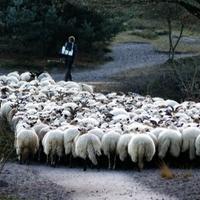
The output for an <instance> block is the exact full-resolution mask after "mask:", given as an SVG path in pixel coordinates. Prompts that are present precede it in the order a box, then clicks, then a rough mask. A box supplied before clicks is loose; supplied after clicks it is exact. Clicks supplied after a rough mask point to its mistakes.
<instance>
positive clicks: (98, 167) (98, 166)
mask: <svg viewBox="0 0 200 200" xmlns="http://www.w3.org/2000/svg"><path fill="white" fill-rule="evenodd" d="M99 160H100V158H99V157H98V156H97V170H98V171H100V165H99Z"/></svg>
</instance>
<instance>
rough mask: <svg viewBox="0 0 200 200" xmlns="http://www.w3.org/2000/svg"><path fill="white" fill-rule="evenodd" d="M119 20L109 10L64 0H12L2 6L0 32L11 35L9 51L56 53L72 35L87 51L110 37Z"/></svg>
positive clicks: (117, 28)
mask: <svg viewBox="0 0 200 200" xmlns="http://www.w3.org/2000/svg"><path fill="white" fill-rule="evenodd" d="M61 3H62V4H61ZM120 23H121V21H120V20H119V19H116V18H115V17H113V14H112V16H111V15H110V14H108V13H107V12H106V11H103V12H97V11H94V10H93V9H89V8H88V7H86V6H84V5H82V4H80V5H73V4H70V3H69V2H65V1H63V2H61V1H50V0H48V1H39V0H33V1H32V0H9V1H7V3H5V2H4V7H2V8H0V34H2V36H3V37H7V38H8V39H9V42H8V43H7V45H8V49H9V51H11V52H15V53H21V54H22V53H24V54H26V55H38V54H39V55H42V56H44V55H52V54H56V53H57V52H58V51H59V49H60V48H61V46H62V45H63V44H64V43H65V42H66V40H67V37H68V36H69V35H75V37H76V38H77V40H78V44H79V49H84V50H85V49H86V51H87V49H91V48H93V43H95V42H105V41H108V40H110V39H111V38H112V37H113V35H114V34H116V33H117V32H118V31H119V30H120V25H119V24H120Z"/></svg>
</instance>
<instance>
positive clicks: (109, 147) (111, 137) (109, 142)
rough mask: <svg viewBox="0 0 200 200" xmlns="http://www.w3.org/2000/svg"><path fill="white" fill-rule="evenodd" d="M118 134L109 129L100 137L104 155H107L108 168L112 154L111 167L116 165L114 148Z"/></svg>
mask: <svg viewBox="0 0 200 200" xmlns="http://www.w3.org/2000/svg"><path fill="white" fill-rule="evenodd" d="M119 138H120V134H119V133H117V132H115V131H109V132H108V133H106V134H104V135H103V137H102V150H103V153H104V155H105V156H107V157H108V168H109V169H111V157H112V156H113V159H114V160H113V167H112V168H113V169H115V166H116V149H117V143H118V140H119Z"/></svg>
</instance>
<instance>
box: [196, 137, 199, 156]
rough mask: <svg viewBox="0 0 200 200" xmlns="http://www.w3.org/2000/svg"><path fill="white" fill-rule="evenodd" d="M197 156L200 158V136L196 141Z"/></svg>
mask: <svg viewBox="0 0 200 200" xmlns="http://www.w3.org/2000/svg"><path fill="white" fill-rule="evenodd" d="M195 149H196V155H197V156H200V135H198V137H197V138H196V140H195Z"/></svg>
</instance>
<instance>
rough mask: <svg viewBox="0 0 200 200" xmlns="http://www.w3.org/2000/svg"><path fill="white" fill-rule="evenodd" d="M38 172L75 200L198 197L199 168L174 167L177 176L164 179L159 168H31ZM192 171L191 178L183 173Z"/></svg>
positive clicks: (154, 199) (186, 199)
mask: <svg viewBox="0 0 200 200" xmlns="http://www.w3.org/2000/svg"><path fill="white" fill-rule="evenodd" d="M34 169H35V170H37V171H38V172H39V174H40V175H41V176H43V177H45V178H48V179H49V180H50V181H52V182H54V183H56V184H58V185H60V186H62V187H63V188H65V190H66V191H67V193H68V194H69V197H70V198H71V199H74V200H94V199H95V200H113V199H115V200H124V199H126V200H129V199H130V200H133V199H134V200H141V199H145V200H178V199H180V200H199V199H200V192H199V186H200V183H199V178H200V170H199V169H198V170H194V171H192V172H188V171H187V170H178V169H177V170H174V172H175V173H176V175H177V176H178V178H176V179H174V180H165V179H162V178H161V177H160V172H159V170H156V169H146V170H144V171H143V172H141V173H140V172H137V171H131V170H129V171H110V170H100V171H99V172H98V171H97V170H91V169H89V170H88V171H86V172H83V171H82V169H66V168H64V167H62V168H56V169H53V168H48V169H47V168H46V167H44V166H39V167H34ZM188 173H189V174H190V173H191V174H192V176H191V177H187V176H185V175H186V174H188Z"/></svg>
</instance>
